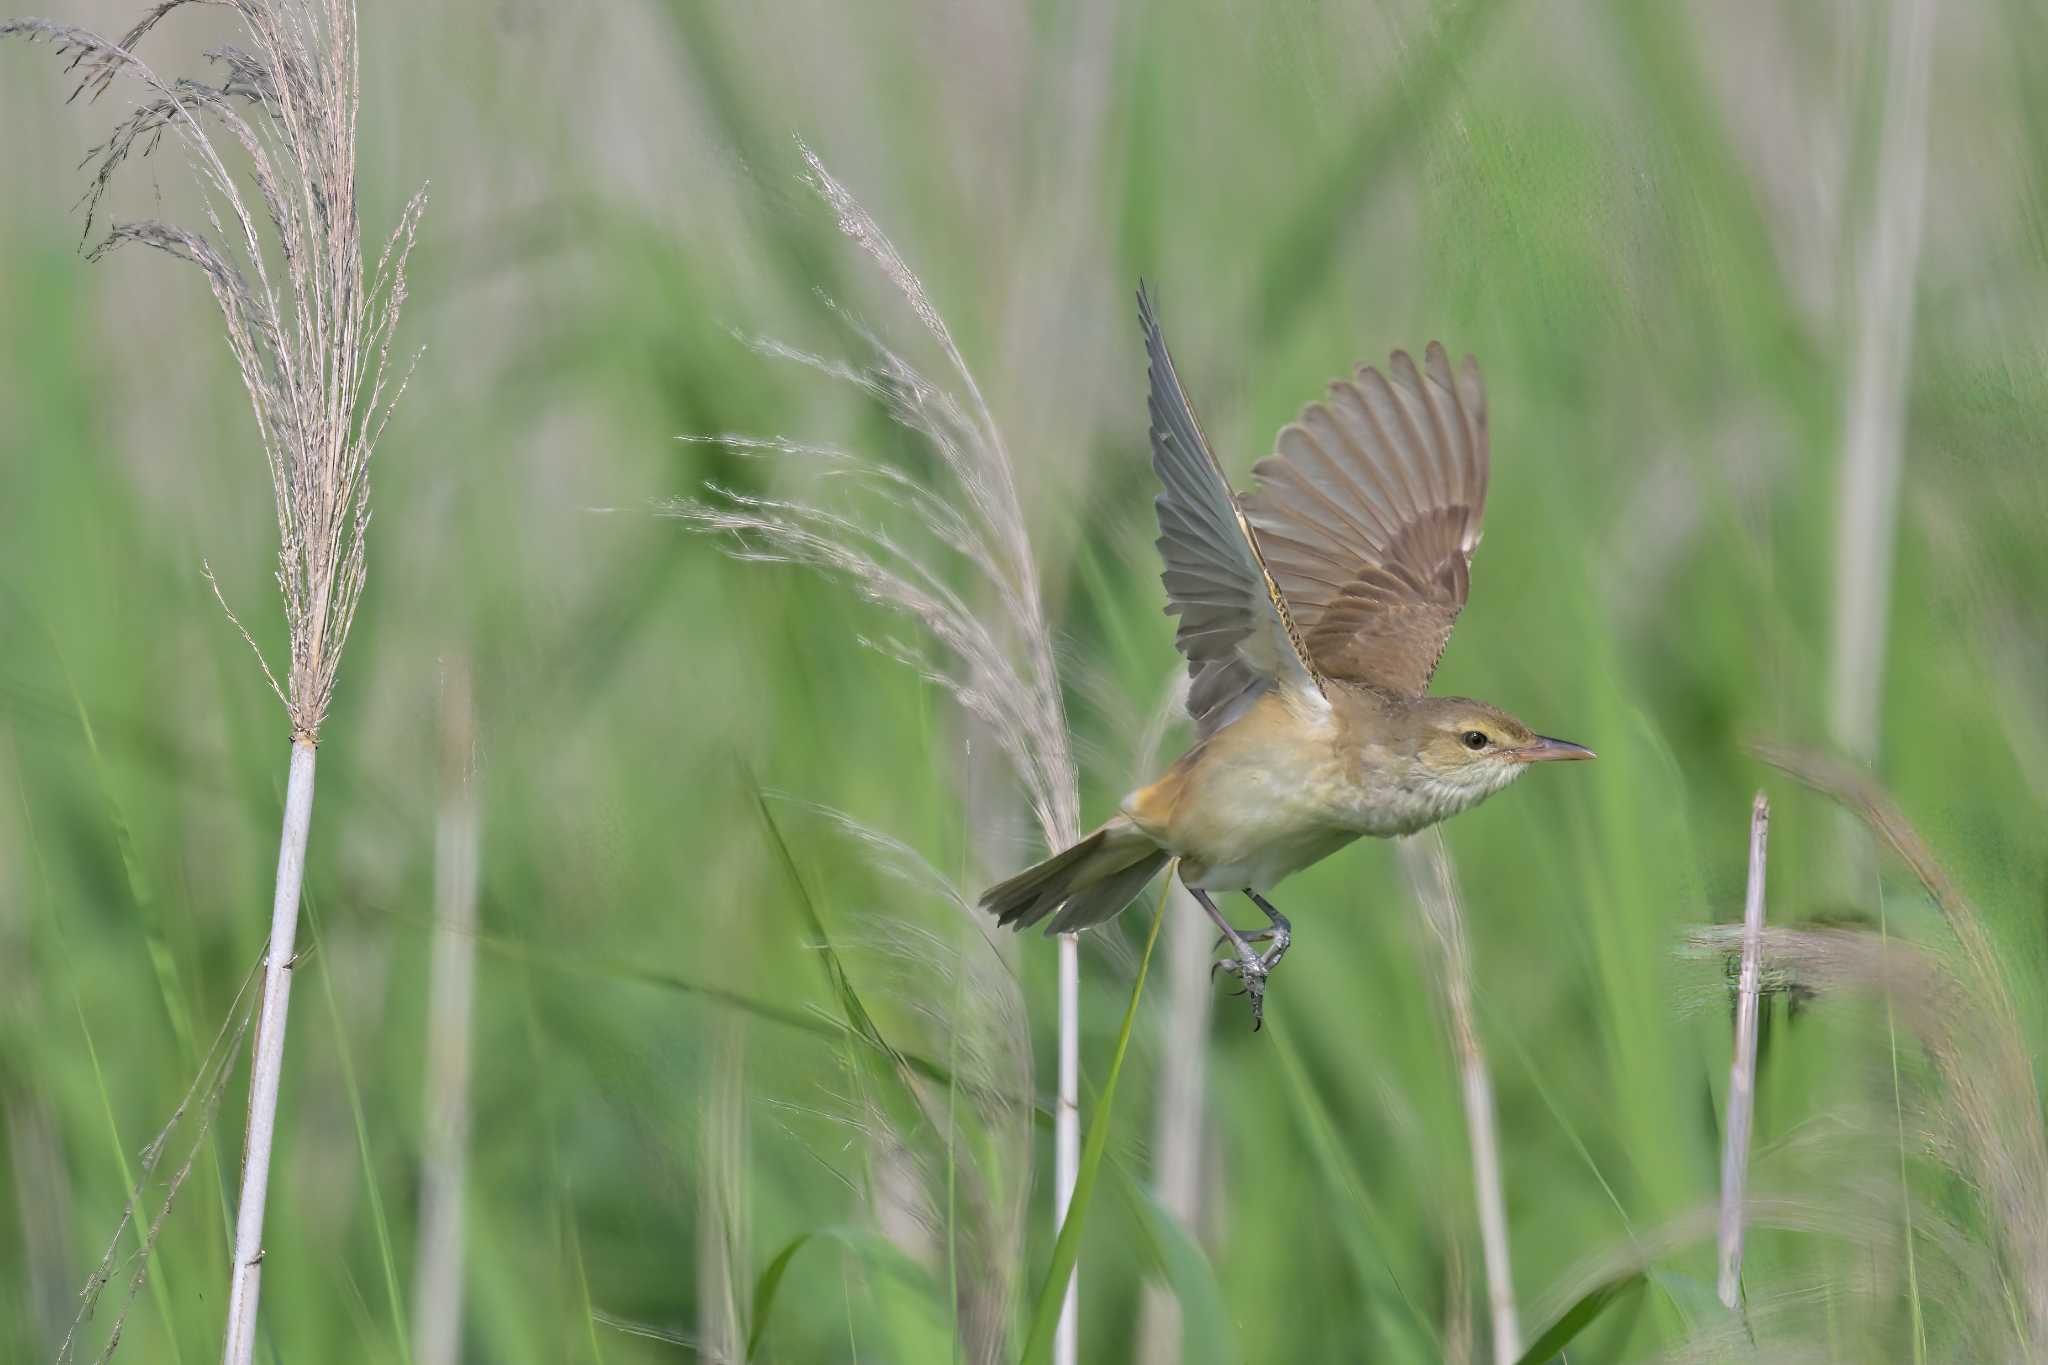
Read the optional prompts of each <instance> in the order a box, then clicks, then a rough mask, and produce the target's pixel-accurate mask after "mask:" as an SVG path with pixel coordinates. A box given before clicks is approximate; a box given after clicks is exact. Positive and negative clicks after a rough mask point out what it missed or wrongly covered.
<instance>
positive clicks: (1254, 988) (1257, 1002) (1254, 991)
mask: <svg viewBox="0 0 2048 1365" xmlns="http://www.w3.org/2000/svg"><path fill="white" fill-rule="evenodd" d="M1271 956H1272V954H1270V953H1268V954H1267V955H1266V956H1264V957H1262V956H1260V955H1258V954H1256V953H1252V952H1246V953H1245V955H1244V956H1242V957H1230V958H1224V959H1223V960H1221V961H1219V962H1217V963H1215V964H1213V965H1212V966H1211V967H1210V968H1209V975H1210V976H1212V977H1213V976H1214V975H1216V973H1218V972H1225V973H1228V974H1229V975H1231V976H1234V977H1236V978H1237V979H1238V981H1239V982H1240V983H1241V985H1242V987H1243V989H1241V990H1239V991H1238V994H1239V995H1243V996H1247V997H1249V998H1250V1000H1251V1003H1252V1032H1254V1033H1257V1032H1258V1031H1259V1030H1260V1029H1261V1028H1263V1027H1265V1024H1266V974H1267V973H1268V972H1269V971H1271V970H1272V968H1271V966H1270V965H1269V963H1268V961H1267V958H1268V957H1271ZM1274 960H1276V961H1277V958H1276V959H1274Z"/></svg>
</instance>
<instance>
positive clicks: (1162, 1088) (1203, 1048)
mask: <svg viewBox="0 0 2048 1365" xmlns="http://www.w3.org/2000/svg"><path fill="white" fill-rule="evenodd" d="M1187 695H1188V675H1187V670H1185V669H1183V668H1178V667H1177V668H1175V669H1174V670H1173V673H1172V675H1171V678H1170V681H1169V683H1168V685H1167V687H1166V690H1165V692H1164V694H1163V695H1162V696H1161V697H1160V699H1159V705H1158V706H1157V707H1155V708H1154V710H1153V712H1152V718H1151V721H1150V722H1149V723H1148V724H1147V725H1146V727H1145V730H1144V732H1143V734H1142V736H1141V739H1140V743H1139V744H1138V747H1137V753H1136V756H1135V758H1134V760H1133V762H1132V764H1131V767H1132V770H1133V771H1134V772H1136V773H1140V774H1144V773H1150V772H1152V771H1153V770H1154V769H1155V768H1157V766H1158V761H1159V750H1160V747H1161V746H1162V744H1163V743H1164V742H1165V739H1166V730H1167V727H1168V725H1169V724H1171V723H1172V721H1173V718H1174V717H1175V716H1177V715H1179V714H1180V713H1181V712H1182V711H1183V710H1184V708H1185V707H1186V705H1187ZM1167 899H1168V900H1169V901H1170V902H1171V903H1172V904H1171V905H1170V907H1169V908H1168V911H1167V923H1166V928H1165V929H1164V930H1162V931H1161V932H1162V933H1163V934H1164V935H1165V938H1166V942H1165V944H1164V945H1162V947H1161V951H1162V952H1163V953H1164V954H1165V955H1166V960H1165V961H1164V962H1163V963H1162V964H1161V968H1160V969H1161V970H1162V971H1163V972H1164V973H1165V976H1166V981H1165V989H1166V1005H1165V1012H1166V1017H1165V1019H1164V1020H1162V1021H1161V1025H1160V1037H1161V1038H1162V1039H1165V1040H1168V1041H1167V1044H1166V1046H1164V1047H1163V1048H1162V1049H1161V1052H1160V1056H1159V1092H1158V1098H1157V1099H1156V1100H1155V1101H1154V1103H1153V1119H1152V1192H1153V1196H1154V1197H1155V1198H1156V1199H1157V1200H1158V1201H1159V1207H1160V1208H1161V1209H1163V1210H1164V1211H1165V1212H1166V1214H1167V1215H1168V1216H1169V1217H1171V1218H1173V1219H1175V1220H1176V1221H1177V1222H1179V1224H1180V1225H1181V1227H1182V1228H1184V1229H1186V1230H1187V1231H1188V1232H1189V1233H1190V1234H1191V1235H1193V1234H1197V1233H1198V1231H1199V1229H1200V1227H1201V1223H1202V1158H1203V1136H1204V1129H1205V1128H1206V1127H1207V1120H1208V1116H1207V1110H1206V1107H1205V1106H1206V1099H1207V1097H1206V1094H1205V1091H1206V1085H1205V1081H1206V1080H1207V1076H1208V1066H1209V1015H1210V1012H1211V1011H1210V1006H1211V1004H1212V1002H1213V1001H1214V999H1215V987H1214V985H1213V984H1212V982H1211V974H1210V963H1211V961H1212V958H1211V942H1212V938H1211V935H1210V933H1209V929H1208V924H1209V922H1208V920H1207V919H1206V918H1205V917H1204V916H1203V915H1202V913H1201V907H1200V906H1198V905H1196V904H1195V900H1194V897H1192V896H1190V895H1189V894H1188V893H1187V891H1186V890H1185V889H1183V888H1182V887H1180V886H1177V885H1176V886H1170V887H1169V888H1168V890H1167ZM1183 1321H1184V1314H1183V1313H1182V1311H1181V1303H1180V1298H1179V1296H1178V1295H1177V1294H1175V1293H1174V1292H1173V1291H1172V1290H1170V1289H1167V1288H1165V1287H1163V1286H1161V1285H1156V1284H1148V1285H1146V1286H1145V1298H1144V1304H1143V1306H1142V1308H1141V1309H1140V1312H1139V1317H1138V1344H1137V1354H1136V1358H1137V1360H1138V1361H1139V1362H1140V1363H1141V1365H1169V1362H1173V1361H1178V1360H1182V1359H1185V1358H1186V1355H1187V1349H1186V1343H1185V1341H1184V1340H1183Z"/></svg>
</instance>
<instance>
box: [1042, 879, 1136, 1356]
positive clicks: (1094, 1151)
mask: <svg viewBox="0 0 2048 1365" xmlns="http://www.w3.org/2000/svg"><path fill="white" fill-rule="evenodd" d="M1172 887H1173V869H1172V868H1171V867H1169V868H1168V869H1167V874H1166V880H1165V882H1164V883H1163V884H1162V885H1161V887H1160V892H1159V905H1158V908H1157V909H1155V910H1154V911H1153V912H1152V928H1151V931H1150V932H1149V933H1147V934H1146V935H1145V953H1144V956H1142V957H1140V958H1139V959H1138V979H1137V980H1136V981H1134V982H1132V983H1131V1003H1130V1004H1128V1005H1126V1006H1125V1007H1124V1026H1123V1028H1122V1029H1121V1030H1119V1031H1118V1033H1117V1036H1116V1052H1115V1053H1114V1054H1112V1056H1111V1057H1110V1060H1109V1077H1108V1079H1106V1080H1105V1081H1103V1083H1102V1098H1101V1099H1099V1100H1097V1101H1096V1104H1095V1121H1094V1122H1093V1123H1091V1124H1089V1125H1088V1140H1087V1141H1086V1142H1085V1143H1083V1144H1082V1147H1081V1170H1080V1173H1079V1174H1078V1175H1077V1177H1076V1178H1075V1180H1074V1197H1073V1199H1072V1200H1071V1201H1070V1202H1069V1203H1068V1205H1067V1218H1066V1221H1065V1222H1064V1223H1062V1224H1061V1225H1060V1237H1059V1241H1058V1242H1056V1243H1054V1245H1053V1249H1052V1268H1051V1269H1049V1270H1048V1271H1047V1272H1046V1276H1045V1285H1044V1287H1042V1288H1041V1289H1040V1290H1039V1291H1038V1307H1037V1309H1036V1310H1035V1311H1034V1312H1033V1313H1032V1315H1031V1336H1030V1338H1029V1339H1028V1340H1027V1341H1026V1342H1025V1344H1024V1361H1025V1365H1032V1362H1034V1361H1040V1360H1050V1359H1051V1358H1052V1334H1053V1329H1054V1328H1055V1327H1057V1326H1058V1324H1059V1320H1060V1304H1061V1303H1062V1302H1063V1301H1064V1300H1065V1298H1066V1290H1067V1276H1068V1275H1069V1274H1071V1273H1072V1272H1073V1269H1074V1261H1075V1258H1076V1257H1078V1256H1079V1255H1080V1254H1081V1223H1082V1220H1083V1219H1084V1218H1085V1217H1086V1216H1087V1213H1088V1201H1089V1199H1090V1198H1091V1197H1092V1196H1093V1195H1094V1193H1095V1177H1096V1176H1097V1175H1098V1174H1099V1173H1100V1172H1101V1170H1102V1154H1103V1153H1104V1152H1105V1151H1107V1150H1108V1148H1109V1134H1110V1122H1109V1120H1110V1115H1111V1106H1112V1105H1114V1104H1115V1103H1116V1082H1117V1077H1118V1076H1119V1075H1120V1074H1122V1072H1123V1069H1124V1053H1125V1052H1127V1051H1128V1050H1129V1049H1130V1046H1131V1025H1132V1024H1134V1023H1136V1022H1137V1018H1138V1000H1139V998H1140V997H1141V996H1143V995H1144V994H1145V976H1146V974H1147V973H1148V972H1149V971H1150V970H1151V968H1152V949H1153V947H1154V946H1155V945H1157V944H1158V942H1159V926H1160V924H1161V923H1162V922H1163V921H1164V920H1165V918H1166V898H1167V892H1168V891H1170V890H1171V889H1172Z"/></svg>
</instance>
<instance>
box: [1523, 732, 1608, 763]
mask: <svg viewBox="0 0 2048 1365" xmlns="http://www.w3.org/2000/svg"><path fill="white" fill-rule="evenodd" d="M1500 756H1501V757H1502V758H1505V759H1508V760H1509V761H1511V762H1514V763H1562V762H1569V761H1571V760H1573V759H1581V758H1598V757H1599V755H1598V754H1596V753H1594V752H1593V751H1592V750H1591V749H1588V748H1587V747H1586V746H1585V745H1583V744H1574V743H1572V742H1571V741H1570V740H1568V739H1552V738H1551V737H1550V736H1548V735H1537V736H1536V737H1535V738H1534V739H1532V740H1531V741H1530V742H1529V743H1527V744H1524V745H1522V746H1520V747H1519V748H1514V749H1504V750H1502V751H1501V755H1500Z"/></svg>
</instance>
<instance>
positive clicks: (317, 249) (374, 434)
mask: <svg viewBox="0 0 2048 1365" xmlns="http://www.w3.org/2000/svg"><path fill="white" fill-rule="evenodd" d="M196 3H199V0H159V3H157V4H155V5H153V6H151V7H150V9H149V10H148V11H147V12H145V13H144V14H143V15H142V17H141V18H140V19H139V20H138V21H137V22H136V23H135V25H134V26H133V27H132V28H130V29H129V30H128V31H127V32H126V33H125V34H123V35H122V36H121V37H120V38H119V39H118V40H110V39H107V38H104V37H101V36H100V35H98V34H95V33H91V32H89V31H87V30H85V29H81V28H77V27H74V26H71V25H68V24H61V23H56V22H53V21H50V20H45V19H21V20H10V21H6V22H5V23H0V37H19V38H24V39H26V40H27V41H29V42H32V43H43V44H46V45H48V46H50V47H52V48H54V49H56V50H57V52H59V53H60V54H62V55H65V56H68V57H70V58H71V59H72V60H71V63H70V67H69V70H71V71H72V72H73V73H75V74H76V75H77V78H78V84H77V87H76V89H75V90H74V91H73V94H74V96H76V95H78V94H85V95H87V96H89V97H91V98H97V97H99V96H100V95H102V94H104V93H105V92H106V91H107V90H109V89H110V88H111V87H113V86H114V85H115V84H116V83H118V82H124V81H125V82H128V83H130V84H132V85H134V86H136V87H138V88H139V91H140V95H141V98H140V100H139V102H138V103H137V104H136V106H135V108H134V109H133V110H132V111H131V112H130V113H129V114H128V115H127V116H126V117H125V118H123V119H121V120H120V121H119V122H117V123H116V124H115V125H114V128H113V131H112V132H111V133H110V134H109V135H108V137H107V140H106V141H105V142H103V143H101V144H100V145H99V146H98V147H97V148H95V149H94V150H93V152H92V153H91V154H90V155H89V156H88V158H87V163H88V166H89V167H90V184H89V187H88V188H87V190H86V194H85V198H84V205H85V219H86V229H85V231H86V234H87V236H88V238H89V237H90V235H91V232H92V224H93V221H94V219H95V217H96V216H97V214H98V211H99V208H100V205H101V202H102V199H103V197H104V196H105V194H106V193H107V191H108V190H109V188H110V187H111V185H112V183H113V181H114V179H115V177H116V175H117V174H118V172H119V171H120V170H121V168H122V167H123V166H125V165H126V164H127V163H128V162H129V161H131V160H132V159H134V158H137V157H146V156H148V155H149V154H150V153H151V152H153V151H155V150H157V149H158V147H159V146H160V145H161V144H162V143H163V142H164V140H165V139H166V138H169V139H170V140H171V142H172V144H173V145H174V146H176V147H177V148H178V149H179V150H180V151H181V152H182V153H183V154H184V158H185V160H186V163H187V165H188V166H189V167H190V168H191V171H192V176H193V180H194V183H195V187H196V189H197V190H198V193H199V199H200V203H201V207H200V210H199V216H200V220H201V222H202V224H203V225H202V226H200V227H191V226H185V225H181V224H177V223H173V222H169V221H165V220H163V219H155V218H152V219H143V220H138V221H116V222H114V223H113V224H112V226H111V227H110V228H109V229H108V231H107V234H106V236H105V237H104V238H103V239H102V240H101V241H100V242H99V243H98V244H97V245H95V246H94V247H93V248H92V249H91V251H90V253H89V255H90V256H91V257H92V258H93V259H97V258H99V257H100V256H102V255H104V254H105V253H106V252H108V251H111V250H113V249H114V248H116V247H120V246H125V245H130V244H133V245H139V246H145V247H151V248H154V249H156V250H159V251H162V252H164V253H166V254H167V255H170V256H173V257H175V258H176V259H178V260H181V261H184V262H186V263H188V264H190V265H193V266H196V267H198V269H199V270H200V272H201V273H202V274H204V276H205V277H206V282H207V285H208V287H209V289H210V290H211V291H212V293H213V298H214V302H215V303H216V304H217V305H218V306H219V308H220V314H221V321H222V323H223V331H224V333H225V335H226V338H227V343H228V350H229V352H230V353H231V354H232V355H233V356H234V359H235V364H236V366H237V367H238V368H239V369H240V371H241V375H242V382H243V384H244V386H245V387H246V388H247V389H248V393H249V404H250V408H251V411H252V412H253V414H254V416H255V420H256V434H257V440H258V443H259V444H260V445H261V447H262V450H263V455H264V459H265V463H266V464H267V466H268V468H269V471H270V481H271V488H272V492H273V494H274V495H275V499H276V508H277V524H278V567H277V583H278V588H279V590H280V592H281V593H282V596H283V600H284V617H285V625H286V628H287V633H288V637H289V641H290V660H289V663H288V664H287V666H286V668H285V670H284V675H285V681H284V682H283V683H282V684H280V683H279V682H278V678H277V674H276V672H275V671H274V670H272V668H271V667H270V665H269V663H268V662H267V661H266V660H264V658H263V654H262V651H261V650H260V649H258V648H257V646H256V644H255V641H254V639H253V638H252V637H251V636H250V635H249V633H248V631H247V630H245V629H242V626H241V622H240V620H239V619H238V618H236V616H235V614H234V612H233V610H232V609H230V608H228V606H227V602H226V599H225V597H224V596H222V595H221V592H220V587H219V584H218V583H217V582H215V581H214V579H213V574H212V570H211V568H210V567H209V568H207V569H206V577H207V579H208V581H209V582H210V583H213V589H214V594H215V596H216V598H218V599H219V600H220V602H221V606H222V608H223V609H224V610H226V611H227V613H228V617H229V619H230V620H231V621H233V622H234V624H235V626H236V629H237V630H240V631H241V634H242V637H243V639H244V640H245V641H247V642H248V643H249V646H250V648H251V649H252V650H254V651H255V652H256V655H257V661H258V664H259V665H260V666H261V667H262V669H263V675H264V677H265V679H266V680H267V681H268V682H269V684H270V688H271V690H272V691H273V692H274V693H276V695H277V698H278V700H279V702H280V703H282V704H283V706H284V709H285V713H286V716H287V718H288V720H289V726H290V741H291V761H290V768H289V779H288V784H287V787H286V794H285V813H284V825H283V832H282V837H281V838H280V841H279V847H278V863H277V883H276V894H275V897H274V900H273V904H272V912H271V929H270V942H269V949H268V953H267V957H266V962H265V967H264V980H263V996H262V1004H261V1006H260V1009H259V1013H258V1019H257V1025H256V1050H255V1061H254V1063H253V1067H252V1071H251V1077H250V1086H249V1117H248V1134H247V1139H246V1142H245V1144H244V1148H243V1155H242V1181H241V1193H240V1199H239V1201H238V1204H237V1208H236V1224H235V1248H234V1258H233V1261H232V1263H231V1268H230V1277H231V1278H230V1284H229V1292H228V1317H227V1329H226V1345H225V1350H224V1355H223V1359H224V1360H225V1361H226V1362H228V1365H242V1363H243V1362H247V1361H248V1360H249V1359H250V1358H251V1355H252V1353H253V1351H254V1349H255V1320H256V1302H257V1292H258V1288H259V1286H260V1279H261V1270H262V1261H263V1253H262V1244H263V1243H262V1236H263V1208H264V1202H265V1199H266V1196H267V1194H268V1190H269V1177H270V1157H271V1147H272V1141H273V1137H274V1130H275V1123H276V1114H277V1100H278V1088H279V1083H280V1080H281V1068H282V1063H283V1056H284V1034H285V1018H286V1007H287V1004H288V1002H289V998H290V991H291V968H292V965H293V956H292V953H293V943H294V939H295V936H296V933H297V927H298V906H299V891H300V886H301V883H302V881H303V879H304V874H305V858H306V839H307V833H308V829H309V827H310V824H311V819H312V807H313V783H314V767H315V763H314V755H315V749H316V746H317V745H318V744H319V740H320V729H321V724H322V722H323V721H324V720H325V719H326V716H327V711H328V707H329V705H330V704H331V702H332V701H333V698H334V686H335V678H336V676H337V672H338V670H339V668H340V665H341V655H342V649H343V647H344V645H346V643H347V641H348V635H349V630H350V627H351V626H352V625H353V624H354V621H355V614H356V607H357V605H358V604H359V603H360V602H361V600H362V592H363V584H364V581H365V578H366V576H367V557H366V552H365V544H366V537H367V534H368V531H369V525H370V505H369V498H370V480H369V466H370V457H371V454H372V452H373V451H374V450H375V448H376V445H377V441H378V439H379V437H381V436H382V435H383V432H384V428H385V424H386V423H387V422H388V421H389V420H390V416H391V412H392V409H393V406H394V405H395V404H396V403H397V401H398V398H399V396H400V395H401V394H402V393H403V391H404V388H405V379H406V375H407V374H408V373H409V372H410V367H409V366H405V367H402V368H401V367H398V366H394V365H393V357H392V351H391V347H392V340H393V333H394V332H395V330H396V328H397V325H398V319H399V313H400V311H401V309H402V308H403V306H404V303H405V297H406V275H405V268H406V262H407V259H408V257H409V255H410V253H411V250H412V245H413V240H414V235H415V232H416V231H417V229H418V226H419V220H420V215H421V213H422V212H423V210H424V208H425V204H426V198H425V191H424V190H422V191H421V192H420V193H419V194H416V195H414V196H413V198H412V199H411V201H410V202H408V203H407V204H406V206H405V208H404V209H403V210H402V211H401V212H400V214H399V217H398V223H397V226H396V227H395V228H394V229H393V231H392V233H391V235H390V237H389V238H388V239H387V240H386V241H385V244H384V247H383V250H382V251H381V252H380V253H379V255H378V258H377V262H376V265H375V267H374V269H366V267H365V262H364V257H363V251H362V240H361V228H360V224H359V222H358V219H357V205H356V118H357V113H358V110H359V106H360V103H361V85H360V75H359V70H358V51H357V39H356V14H355V7H354V5H353V4H352V3H349V0H229V4H228V8H230V9H232V10H233V11H234V13H235V15H236V17H237V19H238V20H239V21H240V25H241V30H242V34H243V37H244V39H245V40H246V43H247V46H246V47H241V46H222V47H218V48H214V49H213V50H211V51H210V52H209V53H208V54H207V55H208V57H209V58H210V59H211V60H212V61H213V63H214V65H215V68H216V70H217V72H218V76H217V78H216V80H215V81H214V82H212V83H209V82H206V81H200V80H194V79H190V78H186V77H178V78H174V79H166V78H164V77H162V76H159V75H158V74H157V73H156V72H155V71H154V70H152V69H151V68H150V67H149V66H148V65H147V64H146V63H145V62H143V60H142V59H141V58H140V57H138V56H137V55H136V51H137V49H138V47H139V46H140V45H141V44H142V43H143V42H144V40H145V39H147V38H148V37H149V36H150V35H151V34H152V32H153V31H154V30H155V29H156V28H157V26H158V25H159V24H161V23H162V22H163V21H164V20H165V19H166V18H168V17H169V16H170V15H171V14H173V13H174V12H176V11H178V10H180V9H183V8H185V7H186V6H187V5H188V4H196ZM231 160H232V162H233V164H232V165H231V164H230V163H231Z"/></svg>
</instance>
